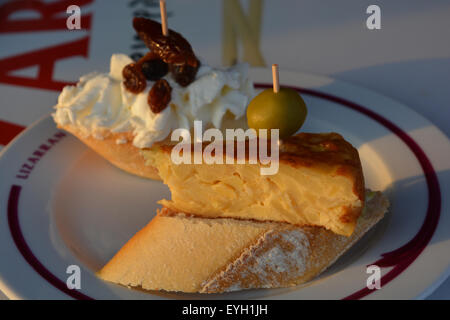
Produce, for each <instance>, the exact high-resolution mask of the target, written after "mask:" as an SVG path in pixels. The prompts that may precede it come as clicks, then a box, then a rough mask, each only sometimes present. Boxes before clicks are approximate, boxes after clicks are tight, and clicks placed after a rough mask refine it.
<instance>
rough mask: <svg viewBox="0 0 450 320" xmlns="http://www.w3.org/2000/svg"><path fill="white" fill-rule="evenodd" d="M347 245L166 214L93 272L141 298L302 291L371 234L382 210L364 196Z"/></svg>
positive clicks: (291, 230)
mask: <svg viewBox="0 0 450 320" xmlns="http://www.w3.org/2000/svg"><path fill="white" fill-rule="evenodd" d="M368 194H369V195H370V196H369V197H370V198H368V199H367V205H366V209H365V210H364V212H363V214H362V215H361V216H360V218H359V219H358V223H357V226H356V229H355V231H354V232H353V234H352V235H351V236H350V237H345V236H341V235H337V234H335V233H333V232H331V231H328V230H326V229H324V228H322V227H298V226H294V225H290V224H286V223H274V222H257V221H246V220H238V219H227V218H217V219H207V218H197V217H193V216H186V215H183V214H176V213H174V212H172V211H170V210H168V209H166V208H164V209H162V210H161V211H160V212H159V213H158V215H157V216H156V217H155V218H154V219H153V220H152V221H151V222H150V223H149V224H148V225H147V226H146V227H144V228H143V229H142V230H140V231H139V232H138V233H137V234H136V235H135V236H134V237H133V238H131V240H129V241H128V243H126V244H125V245H124V246H123V248H122V249H121V250H120V251H119V252H118V253H117V254H116V255H115V256H114V257H113V258H112V259H111V261H109V262H108V264H107V265H106V266H105V267H103V269H101V270H100V271H99V272H98V275H99V277H101V278H102V279H104V280H107V281H111V282H114V283H118V284H121V285H125V286H131V287H140V288H143V289H146V290H165V291H181V292H200V293H221V292H229V291H237V290H243V289H251V288H277V287H288V286H294V285H297V284H301V283H304V282H306V281H308V280H310V279H312V278H314V277H315V276H317V275H318V274H319V273H321V272H322V271H324V270H325V269H326V268H327V267H328V266H330V265H331V264H332V263H333V262H334V261H335V260H336V259H337V258H338V257H339V256H341V255H342V254H343V253H344V252H345V251H346V250H347V249H349V248H350V247H351V246H352V245H353V244H354V243H355V242H356V241H357V240H358V239H360V238H361V237H362V236H363V235H364V234H365V233H366V232H367V231H368V230H369V229H370V228H371V227H372V226H374V225H375V224H376V223H377V222H378V221H379V220H380V219H381V218H382V217H383V216H384V213H385V212H386V210H387V208H388V206H389V202H388V200H387V199H386V198H385V197H384V196H383V195H382V194H381V193H380V192H376V193H368Z"/></svg>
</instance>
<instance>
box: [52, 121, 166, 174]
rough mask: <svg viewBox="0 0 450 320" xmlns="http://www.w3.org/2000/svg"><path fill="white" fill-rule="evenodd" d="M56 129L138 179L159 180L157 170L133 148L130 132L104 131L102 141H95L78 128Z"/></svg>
mask: <svg viewBox="0 0 450 320" xmlns="http://www.w3.org/2000/svg"><path fill="white" fill-rule="evenodd" d="M58 128H60V129H63V130H65V131H67V132H69V133H71V134H72V135H74V136H75V137H77V138H78V139H79V140H80V141H81V142H83V143H84V144H85V145H87V146H88V147H89V148H91V149H92V150H94V151H95V152H97V153H98V154H99V155H100V156H102V157H103V158H105V159H106V160H108V161H109V162H110V163H111V164H113V165H114V166H116V167H118V168H120V169H122V170H124V171H126V172H128V173H131V174H134V175H137V176H140V177H144V178H149V179H154V180H161V178H160V177H159V174H158V170H157V169H156V168H155V167H153V166H151V165H149V164H148V163H146V160H145V159H144V157H143V156H142V154H141V151H142V150H141V149H139V148H136V147H135V146H133V144H132V141H133V137H134V135H133V133H132V132H121V133H115V132H109V131H104V132H103V133H102V139H96V138H94V137H93V136H92V135H87V134H84V133H83V132H82V131H81V130H80V129H79V128H76V127H74V126H71V125H67V126H61V125H58ZM118 142H119V143H118Z"/></svg>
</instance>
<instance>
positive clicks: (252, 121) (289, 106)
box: [247, 88, 307, 139]
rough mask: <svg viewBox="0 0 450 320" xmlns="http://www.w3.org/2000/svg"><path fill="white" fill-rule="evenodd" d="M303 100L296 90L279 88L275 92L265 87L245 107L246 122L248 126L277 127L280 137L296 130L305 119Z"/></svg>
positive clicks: (260, 127)
mask: <svg viewBox="0 0 450 320" xmlns="http://www.w3.org/2000/svg"><path fill="white" fill-rule="evenodd" d="M306 114H307V109H306V105H305V101H303V99H302V97H300V95H299V94H298V93H297V91H295V90H293V89H289V88H281V89H280V90H279V91H278V92H277V93H275V92H273V90H272V89H266V90H264V91H263V92H261V93H260V94H258V95H257V96H256V97H255V98H254V99H253V100H252V101H250V104H249V105H248V108H247V122H248V126H249V127H250V128H253V129H255V130H256V131H257V132H258V129H268V130H269V132H270V129H279V130H280V131H279V133H280V139H283V138H287V137H289V136H291V135H293V134H294V133H295V132H297V130H298V129H300V127H301V126H302V125H303V123H304V122H305V119H306Z"/></svg>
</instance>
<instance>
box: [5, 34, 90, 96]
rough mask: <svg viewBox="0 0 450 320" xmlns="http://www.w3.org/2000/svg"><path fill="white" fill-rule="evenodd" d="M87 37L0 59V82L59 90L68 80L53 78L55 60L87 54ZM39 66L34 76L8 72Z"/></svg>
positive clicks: (85, 55)
mask: <svg viewBox="0 0 450 320" xmlns="http://www.w3.org/2000/svg"><path fill="white" fill-rule="evenodd" d="M88 48H89V37H85V38H82V39H80V40H75V41H72V42H68V43H64V44H60V45H57V46H53V47H49V48H45V49H41V50H36V51H32V52H28V53H24V54H20V55H17V56H13V57H8V58H5V59H1V60H0V82H3V83H7V84H12V85H17V86H25V87H32V88H40V89H48V90H55V91H61V90H62V88H64V86H66V85H68V84H72V83H70V82H63V81H55V80H53V69H54V67H55V62H56V61H58V60H61V59H66V58H69V57H74V56H83V57H86V58H87V56H88ZM35 65H37V66H39V71H38V75H37V77H36V78H29V77H22V76H13V75H10V74H8V73H10V72H11V71H14V70H20V69H24V68H27V67H32V66H35Z"/></svg>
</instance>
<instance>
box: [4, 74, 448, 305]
mask: <svg viewBox="0 0 450 320" xmlns="http://www.w3.org/2000/svg"><path fill="white" fill-rule="evenodd" d="M281 75H282V77H281V78H282V84H283V85H289V86H293V87H298V88H302V90H301V92H302V95H303V97H304V98H305V100H306V103H307V105H308V109H309V115H308V118H307V121H306V124H305V126H304V127H303V129H302V130H304V131H309V132H329V131H336V132H339V133H341V134H342V135H343V136H344V137H345V138H346V139H348V140H349V141H350V142H352V143H353V144H354V145H355V146H356V147H357V148H358V149H359V152H360V155H361V159H362V163H363V167H364V173H365V178H366V185H367V186H368V187H370V188H372V189H376V190H383V191H385V193H386V195H387V196H388V197H389V198H390V200H391V203H392V205H391V209H390V212H389V214H388V215H387V216H386V218H384V219H383V220H382V221H381V223H380V224H379V225H377V227H376V228H374V229H373V230H371V232H369V234H368V235H367V236H366V237H364V238H363V239H362V240H361V241H360V242H359V243H358V244H357V245H355V246H354V247H353V248H352V249H351V250H350V251H349V252H348V253H347V254H345V255H344V256H343V257H342V258H341V259H339V260H338V261H337V262H336V263H335V264H334V265H333V266H332V267H331V268H330V269H328V270H327V271H326V272H325V273H324V274H322V275H321V276H320V277H319V278H318V279H315V280H313V281H311V282H310V283H308V284H306V285H304V286H299V287H294V288H288V289H277V290H250V291H244V292H237V293H231V294H224V295H210V296H204V295H187V294H168V293H152V294H150V293H146V292H142V291H138V290H132V289H127V288H124V287H121V286H117V285H114V284H111V283H106V282H103V281H101V280H99V279H98V278H96V276H95V271H97V270H99V269H100V268H101V267H102V266H103V265H104V264H105V263H106V262H107V261H108V259H109V258H111V256H112V255H113V254H114V253H115V252H116V251H117V250H118V249H119V248H120V247H121V246H122V245H123V244H124V243H125V242H126V241H127V240H128V239H129V238H130V237H131V236H132V235H133V234H134V233H135V232H136V231H137V230H139V229H140V228H142V227H143V226H144V225H145V224H146V223H147V222H148V221H149V220H150V219H151V218H152V217H153V215H154V212H155V209H156V208H157V207H158V206H157V205H156V201H157V200H159V199H161V198H163V197H169V196H170V193H169V190H168V189H167V187H166V186H164V185H163V184H162V183H161V182H155V181H149V180H145V179H141V178H138V177H135V176H132V175H129V174H127V173H124V172H122V171H120V170H119V169H116V168H115V167H113V166H112V165H110V164H109V163H108V162H106V161H105V160H103V159H102V158H100V157H99V156H97V155H96V154H95V153H93V152H92V151H90V150H89V149H87V148H86V147H85V146H84V145H83V144H82V143H81V142H79V141H78V140H76V139H75V138H73V137H72V136H69V135H66V136H61V132H60V131H59V130H57V129H56V128H55V125H54V123H53V121H52V120H51V118H50V117H46V118H44V119H42V120H40V121H38V122H36V123H35V124H34V125H32V126H31V127H29V128H28V129H27V130H26V131H24V132H23V133H22V134H21V135H20V136H19V137H17V138H16V139H15V140H14V141H13V142H12V143H11V144H10V145H9V146H8V147H6V148H5V150H4V152H3V155H2V157H1V158H0V177H1V178H0V207H1V210H0V256H1V258H0V289H1V290H2V291H4V292H5V293H6V294H7V295H8V297H10V298H19V299H36V298H49V299H51V298H58V299H64V298H71V297H72V298H94V299H107V298H113V299H116V298H119V299H161V298H183V299H185V298H193V299H197V298H208V299H210V298H216V299H217V298H218V299H247V298H252V299H257V298H271V299H313V298H324V299H341V298H346V297H347V298H364V297H365V298H387V299H390V298H397V299H409V298H423V297H425V296H426V295H428V294H430V293H431V292H432V291H433V290H434V289H435V288H436V287H437V286H438V285H439V284H440V283H441V282H443V281H444V280H445V278H446V276H447V275H448V273H449V266H450V210H449V209H450V208H449V202H448V198H447V197H445V196H446V195H448V194H449V187H450V174H449V172H450V171H449V169H450V144H449V141H448V140H447V138H446V137H445V136H444V135H443V134H442V133H441V132H440V131H439V130H438V129H437V128H436V127H435V126H433V125H432V124H431V123H430V122H428V121H427V120H425V119H424V118H422V117H421V116H419V115H418V114H416V113H414V112H413V111H411V110H409V109H408V108H406V107H405V106H403V105H401V104H399V103H397V102H395V101H392V100H391V99H388V98H386V97H383V96H380V95H378V94H375V93H373V92H370V91H368V90H365V89H362V88H358V87H355V86H352V85H349V84H346V83H342V82H339V81H335V80H332V79H329V78H324V77H317V76H312V75H306V74H300V73H292V72H284V71H283V72H281ZM270 76H271V75H270V72H269V71H267V70H263V69H254V70H252V77H253V79H255V80H256V81H257V82H258V83H266V85H267V84H269V83H270V81H271V79H270ZM46 149H48V150H46ZM424 172H426V174H425V173H424ZM399 248H401V249H399ZM389 252H393V253H391V254H387V253H389ZM380 259H381V260H380ZM373 263H377V264H378V265H379V266H380V267H382V269H381V270H382V289H380V290H368V289H367V288H366V281H367V277H368V276H369V275H368V274H367V273H366V266H367V265H370V264H373ZM69 265H78V266H79V267H80V268H81V289H80V290H70V289H68V288H67V286H66V279H67V277H68V276H69V274H67V273H66V269H67V267H68V266H69Z"/></svg>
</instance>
